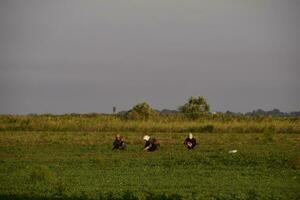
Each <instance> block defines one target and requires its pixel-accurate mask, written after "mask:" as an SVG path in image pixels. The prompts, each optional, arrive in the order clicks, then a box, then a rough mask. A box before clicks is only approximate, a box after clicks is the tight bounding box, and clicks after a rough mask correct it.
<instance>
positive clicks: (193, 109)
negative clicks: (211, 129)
mask: <svg viewBox="0 0 300 200" xmlns="http://www.w3.org/2000/svg"><path fill="white" fill-rule="evenodd" d="M209 109H210V107H209V105H208V103H207V101H206V99H205V98H204V97H202V96H199V97H197V98H195V97H191V98H190V99H189V100H188V102H187V103H185V104H184V105H183V106H180V107H179V111H180V112H181V113H183V114H184V115H185V116H186V117H188V118H190V119H198V118H199V117H201V116H203V115H204V114H207V113H208V112H209Z"/></svg>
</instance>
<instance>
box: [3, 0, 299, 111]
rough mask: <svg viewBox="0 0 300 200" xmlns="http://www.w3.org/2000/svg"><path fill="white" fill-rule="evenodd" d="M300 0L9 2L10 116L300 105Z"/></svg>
mask: <svg viewBox="0 0 300 200" xmlns="http://www.w3.org/2000/svg"><path fill="white" fill-rule="evenodd" d="M299 10H300V1H299V0H201V1H200V0H128V1H126V0H26V1H23V0H0V113H18V114H26V113H70V112H80V113H87V112H111V111H112V107H113V106H116V107H117V110H119V111H120V110H124V109H129V108H131V107H132V106H133V105H135V104H136V103H139V102H143V101H147V102H149V103H150V104H151V105H152V106H153V107H154V108H157V109H162V108H169V109H176V108H177V107H178V106H179V105H181V104H183V103H184V102H185V101H186V100H187V98H189V97H190V96H198V95H201V96H205V97H206V98H207V100H208V102H209V103H210V104H211V108H212V110H213V111H226V110H232V111H239V112H246V111H251V110H253V109H257V108H262V109H272V108H275V107H276V108H279V109H281V110H283V111H292V110H300V66H299V63H300V54H299V53H300V51H299V50H300V49H299V44H300V42H299V41H300V39H299V35H300V31H299V30H300V28H299V27H300V26H299V25H300V24H299V21H300V16H299V13H300V12H299Z"/></svg>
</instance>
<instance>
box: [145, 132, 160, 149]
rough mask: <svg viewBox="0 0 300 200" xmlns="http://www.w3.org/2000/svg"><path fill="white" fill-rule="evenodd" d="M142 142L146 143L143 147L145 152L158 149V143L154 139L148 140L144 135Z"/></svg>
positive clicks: (147, 136)
mask: <svg viewBox="0 0 300 200" xmlns="http://www.w3.org/2000/svg"><path fill="white" fill-rule="evenodd" d="M143 140H144V141H145V142H146V143H145V147H144V150H145V151H155V150H157V149H158V146H159V143H158V142H157V140H156V139H155V138H150V136H149V135H145V136H144V137H143Z"/></svg>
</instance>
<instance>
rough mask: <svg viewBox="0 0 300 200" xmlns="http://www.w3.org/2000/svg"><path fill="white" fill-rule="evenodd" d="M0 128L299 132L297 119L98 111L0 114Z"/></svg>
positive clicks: (101, 130)
mask: <svg viewBox="0 0 300 200" xmlns="http://www.w3.org/2000/svg"><path fill="white" fill-rule="evenodd" d="M0 131H96V132H107V131H110V132H112V131H129V132H210V133H252V132H255V133H265V132H271V133H300V118H283V117H282V118H273V117H246V116H240V117H232V116H224V115H221V116H204V117H203V118H201V119H198V120H194V121H191V120H188V119H186V118H184V117H183V116H181V115H160V116H158V117H156V118H154V119H151V120H148V121H136V120H126V119H124V118H123V117H122V116H118V115H101V114H86V115H78V114H69V115H50V114H48V115H30V116H20V115H19V116H18V115H1V116H0Z"/></svg>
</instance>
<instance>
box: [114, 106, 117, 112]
mask: <svg viewBox="0 0 300 200" xmlns="http://www.w3.org/2000/svg"><path fill="white" fill-rule="evenodd" d="M116 110H117V109H116V107H115V106H114V107H113V114H116Z"/></svg>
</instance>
